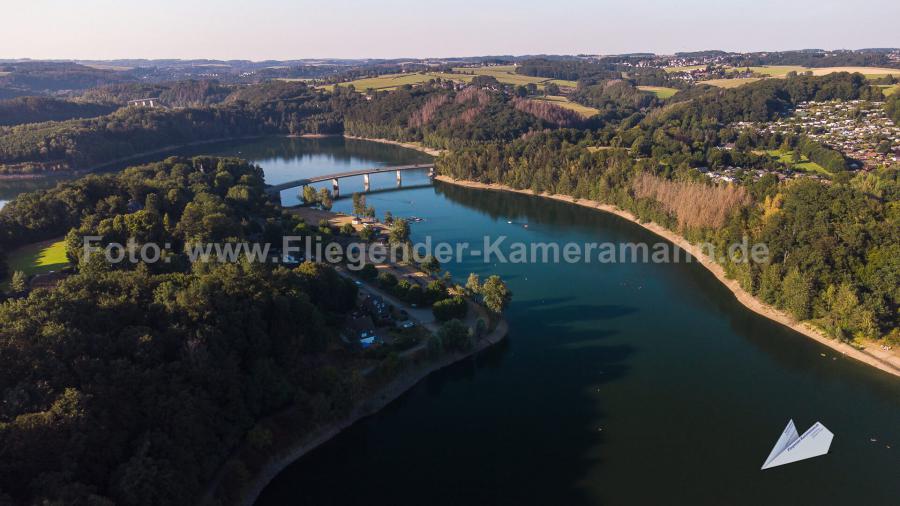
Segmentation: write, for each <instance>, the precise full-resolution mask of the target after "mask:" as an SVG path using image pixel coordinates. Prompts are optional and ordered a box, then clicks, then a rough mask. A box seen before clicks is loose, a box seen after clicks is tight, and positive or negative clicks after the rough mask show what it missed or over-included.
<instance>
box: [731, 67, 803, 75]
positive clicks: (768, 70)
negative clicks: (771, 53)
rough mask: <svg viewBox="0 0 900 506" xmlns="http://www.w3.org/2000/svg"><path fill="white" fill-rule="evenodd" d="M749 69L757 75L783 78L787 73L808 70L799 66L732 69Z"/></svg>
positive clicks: (739, 68)
mask: <svg viewBox="0 0 900 506" xmlns="http://www.w3.org/2000/svg"><path fill="white" fill-rule="evenodd" d="M748 68H749V69H750V71H751V72H754V73H757V74H765V75H767V76H772V77H784V76H786V75H787V74H788V72H797V73H800V72H805V71H807V70H809V69H807V68H806V67H801V66H799V65H770V66H767V67H734V70H740V71H743V70H747V69H748Z"/></svg>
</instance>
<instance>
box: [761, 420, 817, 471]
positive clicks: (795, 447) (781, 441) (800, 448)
mask: <svg viewBox="0 0 900 506" xmlns="http://www.w3.org/2000/svg"><path fill="white" fill-rule="evenodd" d="M832 439H834V434H833V433H832V432H831V431H830V430H828V429H826V428H825V426H824V425H822V423H821V422H816V423H815V424H813V426H812V427H810V428H809V429H807V430H806V432H804V433H803V435H802V436H801V435H799V434H798V433H797V427H796V426H794V421H793V420H789V421H788V424H787V427H785V428H784V431H783V432H782V433H781V437H779V438H778V441H777V442H776V443H775V447H774V448H772V451H771V452H770V453H769V457H768V458H767V459H766V461H765V462H763V465H762V469H769V468H771V467H777V466H781V465H784V464H790V463H792V462H797V461H800V460H806V459H811V458H813V457H818V456H820V455H825V454H826V453H828V449H829V448H831V440H832Z"/></svg>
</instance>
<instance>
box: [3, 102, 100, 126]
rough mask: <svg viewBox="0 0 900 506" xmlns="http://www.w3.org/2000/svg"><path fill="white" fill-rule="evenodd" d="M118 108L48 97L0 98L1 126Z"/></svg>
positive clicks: (58, 119)
mask: <svg viewBox="0 0 900 506" xmlns="http://www.w3.org/2000/svg"><path fill="white" fill-rule="evenodd" d="M116 109H117V107H116V106H114V105H108V104H99V103H93V102H82V101H79V102H75V101H72V100H62V99H58V98H48V97H18V98H12V99H8V100H0V126H9V125H19V124H22V123H41V122H44V121H65V120H68V119H73V118H91V117H94V116H102V115H104V114H109V113H111V112H113V111H115V110H116Z"/></svg>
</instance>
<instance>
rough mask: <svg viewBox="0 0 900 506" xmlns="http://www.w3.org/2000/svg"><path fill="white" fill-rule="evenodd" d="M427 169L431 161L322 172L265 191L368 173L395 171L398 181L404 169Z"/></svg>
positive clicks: (271, 191) (432, 167) (272, 191)
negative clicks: (329, 172)
mask: <svg viewBox="0 0 900 506" xmlns="http://www.w3.org/2000/svg"><path fill="white" fill-rule="evenodd" d="M422 169H429V170H430V171H434V164H433V163H423V164H417V165H395V166H393V167H373V168H370V169H360V170H351V171H347V172H337V173H334V174H323V175H321V176H313V177H309V178H305V179H295V180H293V181H287V182H285V183H279V184H276V185H272V186H268V187H266V191H267V192H269V193H274V194H278V193H281V192H282V191H284V190H288V189H290V188H296V187H298V186H306V185H309V184H312V183H321V182H322V181H329V180H331V181H333V182H335V183H337V180H338V179H343V178H345V177H353V176H368V175H369V174H381V173H383V172H396V173H397V178H398V181H399V178H400V173H401V172H403V171H405V170H422Z"/></svg>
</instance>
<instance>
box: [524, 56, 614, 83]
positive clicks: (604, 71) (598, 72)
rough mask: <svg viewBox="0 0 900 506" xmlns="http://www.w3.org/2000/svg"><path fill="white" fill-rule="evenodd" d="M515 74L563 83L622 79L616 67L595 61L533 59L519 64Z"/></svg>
mask: <svg viewBox="0 0 900 506" xmlns="http://www.w3.org/2000/svg"><path fill="white" fill-rule="evenodd" d="M516 73H517V74H522V75H523V76H533V77H547V78H550V79H562V80H565V81H578V80H579V79H585V78H589V77H590V78H595V79H618V78H621V77H622V73H621V72H620V71H619V69H618V67H617V65H615V64H613V63H601V62H598V61H596V60H548V59H545V58H535V59H532V60H525V61H523V62H520V63H519V64H518V66H517V67H516Z"/></svg>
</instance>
